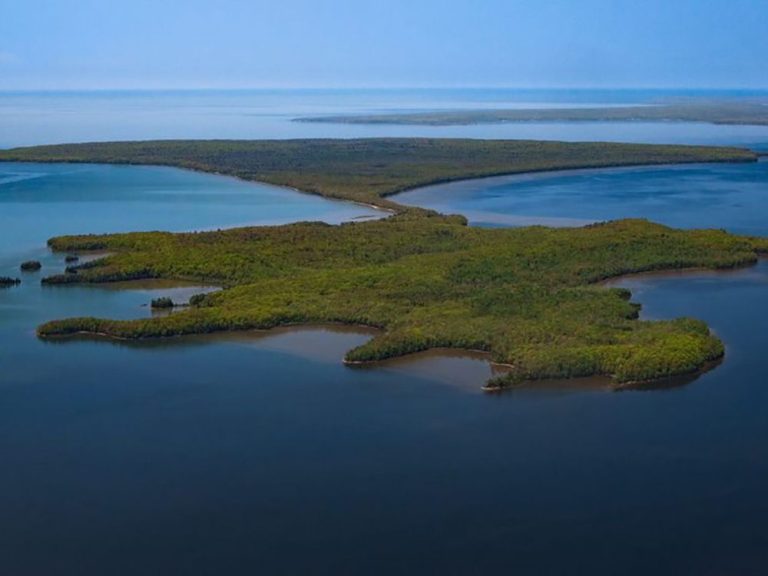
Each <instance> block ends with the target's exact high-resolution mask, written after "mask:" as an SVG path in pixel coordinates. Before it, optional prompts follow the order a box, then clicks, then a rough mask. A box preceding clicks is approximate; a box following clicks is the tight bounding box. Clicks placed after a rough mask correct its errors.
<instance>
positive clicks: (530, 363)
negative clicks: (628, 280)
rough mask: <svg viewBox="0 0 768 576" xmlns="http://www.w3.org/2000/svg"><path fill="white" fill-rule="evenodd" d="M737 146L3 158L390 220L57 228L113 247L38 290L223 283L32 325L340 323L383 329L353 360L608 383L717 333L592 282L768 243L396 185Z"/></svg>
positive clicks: (297, 148) (430, 145) (670, 371)
mask: <svg viewBox="0 0 768 576" xmlns="http://www.w3.org/2000/svg"><path fill="white" fill-rule="evenodd" d="M755 159H756V157H755V155H754V154H753V153H751V152H749V151H746V150H739V149H733V148H699V147H685V146H643V145H622V144H600V143H598V144H566V143H556V142H554V143H553V142H510V141H480V140H423V139H376V140H302V141H253V142H252V141H161V142H126V143H101V144H78V145H62V146H46V147H38V148H25V149H16V150H9V151H4V152H0V160H15V161H35V162H109V163H131V164H162V165H170V166H178V167H183V168H191V169H196V170H204V171H207V172H216V173H223V174H229V175H233V176H238V177H241V178H246V179H249V180H259V181H266V182H270V183H274V184H280V185H285V186H291V187H295V188H298V189H300V190H304V191H307V192H312V193H316V194H322V195H324V196H327V197H332V198H340V199H345V200H352V201H357V202H366V203H369V204H373V205H376V206H379V207H382V208H387V209H389V210H391V211H392V212H393V214H392V215H391V216H390V217H388V218H385V219H382V220H378V221H367V222H355V223H347V224H342V225H338V226H331V225H327V224H323V223H317V222H302V223H296V224H291V225H286V226H271V227H249V228H239V229H232V230H224V231H217V232H202V233H182V234H172V233H163V232H149V233H130V234H110V235H82V236H67V237H59V238H53V239H51V240H50V241H49V245H50V247H51V248H52V249H53V250H55V251H59V252H66V253H73V252H74V253H78V252H83V251H91V250H101V251H106V252H108V253H109V255H108V256H107V257H105V258H102V259H100V260H96V261H90V262H87V263H84V264H81V265H76V266H70V267H69V268H68V273H66V274H63V275H59V276H53V277H48V278H46V279H44V281H45V282H46V283H48V284H69V283H86V282H113V281H122V280H134V279H146V278H167V279H184V280H193V281H203V282H206V283H218V284H220V285H222V286H223V287H224V288H225V289H224V290H222V291H220V292H217V293H212V294H207V295H205V296H200V297H196V298H195V299H194V303H193V305H192V306H190V307H189V308H187V309H185V310H183V311H180V312H178V313H175V314H172V315H168V316H161V317H154V318H148V319H140V320H128V321H117V320H109V319H98V318H70V319H64V320H54V321H51V322H48V323H46V324H43V325H42V326H40V327H39V328H38V334H39V335H40V336H41V337H43V338H47V337H56V336H66V335H71V334H76V333H92V334H102V335H107V336H111V337H115V338H128V339H136V338H156V337H168V336H177V335H184V334H199V333H211V332H217V331H227V330H249V329H267V328H272V327H276V326H281V325H290V324H303V323H316V322H340V323H346V324H364V325H367V326H373V327H376V328H379V329H380V333H379V334H378V335H377V336H375V337H374V338H373V339H371V340H370V341H369V342H367V343H365V344H363V345H362V346H360V347H358V348H355V349H353V350H351V351H349V352H348V353H347V355H346V358H345V360H346V361H347V362H349V363H362V362H371V361H378V360H383V359H387V358H392V357H395V356H399V355H403V354H408V353H412V352H417V351H421V350H426V349H430V348H438V347H450V348H468V349H475V350H483V351H486V352H488V353H489V354H490V356H491V358H492V359H493V360H494V361H496V362H499V363H503V364H507V365H509V367H510V371H509V373H508V374H507V375H506V376H504V377H502V378H501V379H497V380H494V381H493V382H491V383H490V384H489V386H490V387H491V388H493V389H496V388H503V387H506V386H510V385H514V384H517V383H519V382H521V381H525V380H536V379H543V378H568V377H577V376H589V375H606V376H610V377H612V378H614V380H615V381H616V383H626V382H636V381H645V380H652V379H658V378H664V377H669V376H674V375H679V374H685V373H691V372H695V371H697V370H700V369H702V368H703V367H705V366H706V365H707V364H708V363H709V362H710V361H712V360H715V359H717V358H719V357H720V356H722V354H723V345H722V343H721V342H720V340H719V339H718V338H717V337H716V336H714V335H713V334H711V333H710V331H709V329H708V328H707V326H706V325H705V324H704V323H702V322H700V321H698V320H693V319H677V320H671V321H654V322H649V321H641V320H638V308H639V306H638V305H637V304H635V303H632V302H630V297H631V295H630V294H629V292H628V291H626V290H622V289H610V288H605V287H602V286H600V285H599V282H600V281H601V280H604V279H608V278H613V277H617V276H620V275H624V274H629V273H636V272H645V271H653V270H671V269H675V270H678V269H689V268H717V269H722V268H733V267H737V266H744V265H749V264H752V263H754V262H755V261H756V260H757V258H758V257H759V256H760V255H761V254H765V253H768V239H758V238H747V237H739V236H735V235H731V234H728V233H726V232H724V231H720V230H706V231H704V230H696V231H680V230H674V229H670V228H668V227H665V226H661V225H658V224H653V223H650V222H647V221H643V220H623V221H616V222H609V223H603V224H598V225H592V226H587V227H584V228H561V229H552V228H546V227H541V226H535V227H528V228H515V229H483V228H472V227H469V226H467V225H466V220H465V219H464V218H463V217H461V216H445V215H439V214H437V213H435V212H432V211H428V210H423V209H414V208H407V207H403V206H400V205H399V204H397V203H396V202H394V201H393V200H392V199H391V198H390V196H391V195H392V194H394V193H396V192H398V191H400V190H403V189H407V188H412V187H416V186H421V185H426V184H430V183H434V182H439V181H447V180H456V179H461V178H473V177H480V176H490V175H497V174H510V173H520V172H527V171H534V170H552V169H570V168H585V167H600V166H621V165H639V164H662V163H679V162H745V161H755Z"/></svg>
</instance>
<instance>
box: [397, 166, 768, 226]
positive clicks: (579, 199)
mask: <svg viewBox="0 0 768 576" xmlns="http://www.w3.org/2000/svg"><path fill="white" fill-rule="evenodd" d="M397 200H398V201H399V202H402V203H404V204H411V205H417V206H425V207H427V208H432V209H434V210H438V211H440V212H444V213H458V214H464V215H465V216H467V218H469V220H470V222H471V223H472V224H475V225H486V226H519V225H530V224H541V223H544V224H547V225H551V226H581V225H584V224H589V223H592V222H596V221H602V220H614V219H617V218H627V217H632V218H648V219H650V220H653V221H655V222H661V223H663V224H667V225H669V226H674V227H676V228H727V229H728V230H729V231H731V232H736V233H739V234H758V235H760V234H766V232H767V231H768V223H767V222H766V217H768V162H766V161H760V162H757V163H749V164H695V165H690V166H666V167H665V166H662V167H645V168H617V169H610V170H575V171H571V172H568V171H565V172H550V173H543V174H528V175H522V176H502V177H499V178H487V179H483V180H473V181H465V182H454V183H450V184H440V185H436V186H430V187H426V188H421V189H419V190H413V191H411V192H404V193H402V194H399V195H398V196H397Z"/></svg>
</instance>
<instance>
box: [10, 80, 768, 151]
mask: <svg viewBox="0 0 768 576" xmlns="http://www.w3.org/2000/svg"><path fill="white" fill-rule="evenodd" d="M690 97H703V98H709V99H724V98H725V99H727V98H734V97H741V98H743V97H748V98H762V99H768V91H680V90H676V91H675V90H518V89H487V88H477V89H402V90H398V89H388V90H374V89H370V90H355V89H348V90H230V91H222V90H208V91H206V90H200V91H194V90H192V91H133V92H131V91H92V92H0V148H3V147H11V146H26V145H32V144H53V143H61V142H82V141H95V140H145V139H155V138H246V139H247V138H329V137H332V138H360V137H373V136H426V137H465V138H502V139H510V138H513V139H520V138H523V139H539V140H571V141H584V140H600V141H620V142H652V143H679V144H733V145H740V146H749V147H752V148H761V149H764V150H768V126H716V125H712V124H704V123H692V122H609V123H601V122H541V123H539V122H533V123H508V124H487V125H477V126H383V125H379V126H375V125H374V126H363V125H349V124H312V123H302V122H294V121H293V120H294V119H295V118H300V117H306V116H322V115H329V116H333V115H340V114H382V113H401V112H430V111H439V110H476V109H499V108H552V107H583V106H603V107H604V106H622V105H637V104H648V103H653V102H658V101H660V100H669V99H680V98H690Z"/></svg>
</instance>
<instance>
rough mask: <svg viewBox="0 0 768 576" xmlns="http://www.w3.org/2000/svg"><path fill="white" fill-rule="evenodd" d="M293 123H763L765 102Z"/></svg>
mask: <svg viewBox="0 0 768 576" xmlns="http://www.w3.org/2000/svg"><path fill="white" fill-rule="evenodd" d="M295 121H297V122H320V123H334V124H405V125H426V126H456V125H471V124H502V123H511V122H705V123H708V124H736V125H738V124H741V125H755V126H766V125H768V101H758V100H749V101H743V100H739V101H716V102H715V101H706V102H703V101H692V102H689V101H685V102H675V103H668V104H649V105H647V106H606V107H591V108H539V109H521V108H513V109H498V110H444V111H438V112H407V113H396V114H365V115H351V114H350V115H338V116H312V117H305V118H296V119H295Z"/></svg>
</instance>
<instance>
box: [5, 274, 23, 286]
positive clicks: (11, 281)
mask: <svg viewBox="0 0 768 576" xmlns="http://www.w3.org/2000/svg"><path fill="white" fill-rule="evenodd" d="M19 284H21V280H19V279H18V278H11V277H9V276H0V288H8V287H9V286H17V285H19Z"/></svg>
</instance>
